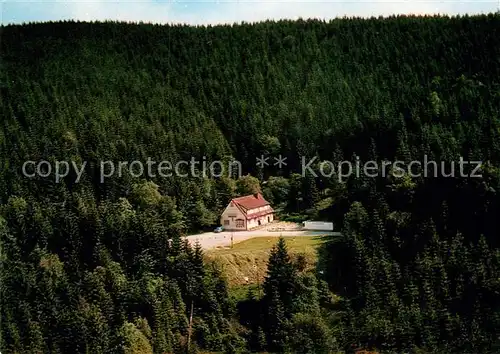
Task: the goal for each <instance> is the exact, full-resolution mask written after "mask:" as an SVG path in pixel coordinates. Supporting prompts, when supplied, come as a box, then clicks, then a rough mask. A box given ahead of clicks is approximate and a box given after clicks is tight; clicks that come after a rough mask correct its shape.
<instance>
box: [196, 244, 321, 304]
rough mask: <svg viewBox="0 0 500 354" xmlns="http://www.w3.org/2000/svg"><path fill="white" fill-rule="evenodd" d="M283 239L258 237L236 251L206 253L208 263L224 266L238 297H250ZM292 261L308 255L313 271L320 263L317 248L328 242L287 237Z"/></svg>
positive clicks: (238, 246)
mask: <svg viewBox="0 0 500 354" xmlns="http://www.w3.org/2000/svg"><path fill="white" fill-rule="evenodd" d="M278 239H279V237H256V238H252V239H249V240H246V241H243V242H239V243H236V244H234V247H233V248H232V249H215V250H210V251H207V252H206V253H205V257H206V258H207V260H214V261H216V262H218V263H220V264H221V265H222V267H223V269H224V273H225V274H226V276H227V279H228V282H229V285H230V286H232V287H234V289H235V292H236V293H237V294H235V295H238V296H239V295H242V294H246V292H247V291H248V286H250V285H255V284H259V283H261V282H262V281H263V279H264V277H265V275H266V270H267V260H268V258H269V252H270V250H271V248H272V247H273V246H274V245H275V244H276V242H278ZM284 239H285V241H286V243H287V245H288V250H289V253H290V255H291V257H292V259H294V258H296V257H297V255H299V254H304V256H305V258H306V261H307V264H308V266H309V267H314V265H315V264H316V261H317V251H316V250H317V247H318V246H319V245H320V244H321V243H323V242H324V241H325V240H326V239H325V238H323V237H321V236H297V237H284Z"/></svg>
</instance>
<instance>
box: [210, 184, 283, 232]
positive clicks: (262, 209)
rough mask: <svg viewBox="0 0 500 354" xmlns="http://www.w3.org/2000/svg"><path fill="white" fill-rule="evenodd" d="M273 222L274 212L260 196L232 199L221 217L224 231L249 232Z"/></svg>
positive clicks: (258, 194)
mask: <svg viewBox="0 0 500 354" xmlns="http://www.w3.org/2000/svg"><path fill="white" fill-rule="evenodd" d="M273 220H274V210H273V208H271V205H270V204H269V202H268V201H267V200H265V199H264V197H262V194H260V193H257V194H253V195H247V196H244V197H239V198H234V199H232V200H231V201H230V202H229V205H228V206H227V207H226V209H225V210H224V212H223V213H222V216H221V221H220V223H221V225H222V226H223V227H224V229H225V230H234V231H237V230H242V231H244V230H251V229H253V228H256V227H258V226H261V225H265V224H268V223H270V222H272V221H273Z"/></svg>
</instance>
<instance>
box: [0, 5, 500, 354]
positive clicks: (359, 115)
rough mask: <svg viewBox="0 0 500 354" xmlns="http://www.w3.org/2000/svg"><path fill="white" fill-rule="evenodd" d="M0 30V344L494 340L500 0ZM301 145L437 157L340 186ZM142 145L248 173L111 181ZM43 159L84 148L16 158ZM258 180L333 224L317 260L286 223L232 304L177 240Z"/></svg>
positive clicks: (477, 349)
mask: <svg viewBox="0 0 500 354" xmlns="http://www.w3.org/2000/svg"><path fill="white" fill-rule="evenodd" d="M0 30H1V41H0V55H1V58H2V59H1V62H0V65H1V66H0V69H1V70H0V115H1V118H0V241H1V244H0V246H1V255H0V257H1V258H0V261H1V267H0V273H1V274H0V280H1V284H0V286H1V288H0V291H1V293H0V314H1V322H0V335H1V336H0V351H1V352H2V353H3V354H5V353H18V354H24V353H36V354H38V353H61V354H62V353H96V354H97V353H137V354H138V353H155V354H160V353H161V354H163V353H216V352H217V353H248V352H269V353H311V354H320V353H338V352H345V353H350V352H354V351H356V350H359V349H365V350H376V351H379V352H383V353H498V352H500V338H499V333H500V251H499V247H500V242H499V238H498V236H499V234H498V233H499V232H500V229H499V225H500V217H499V216H500V169H499V168H500V16H499V15H493V14H491V15H481V16H463V17H452V18H450V17H390V18H378V19H377V18H372V19H356V18H352V19H347V18H346V19H337V20H333V21H331V22H322V21H316V20H314V21H313V20H308V21H305V20H298V21H279V22H270V21H268V22H262V23H257V24H245V23H243V24H239V25H234V26H228V25H227V26H212V27H190V26H180V25H177V26H166V25H152V24H125V23H112V22H105V23H98V22H95V23H82V22H54V23H38V24H25V25H9V26H3V27H1V29H0ZM261 155H266V156H278V155H282V156H283V157H286V158H287V160H286V161H287V165H286V166H285V167H283V168H278V167H277V166H275V165H274V164H272V163H271V164H270V165H269V166H265V167H258V166H256V158H257V157H260V156H261ZM302 157H307V158H308V159H313V158H315V160H314V161H315V162H314V163H313V164H312V165H311V170H312V171H319V170H321V166H323V165H321V164H320V162H321V161H333V162H340V161H352V162H355V161H361V162H362V163H363V162H366V161H377V162H382V161H386V160H387V161H395V160H400V161H404V162H406V163H409V162H411V161H415V160H417V161H424V158H427V160H433V161H438V164H439V165H438V166H437V168H436V167H435V168H434V169H435V170H436V171H435V172H436V174H437V177H434V176H430V177H429V176H428V177H423V176H419V177H415V176H412V175H410V174H404V175H397V174H396V173H395V172H396V171H395V170H394V169H391V170H390V171H389V173H388V174H386V175H382V174H380V173H379V174H378V175H377V177H368V176H366V175H363V174H361V175H359V176H357V175H355V174H351V175H350V176H349V177H346V178H344V179H342V180H340V179H339V178H338V173H337V174H333V175H328V176H325V174H324V173H323V174H321V173H316V174H313V173H305V174H304V173H301V172H302V167H303V166H302V160H301V158H302ZM460 157H462V158H463V159H464V160H466V161H481V162H482V164H481V167H480V170H479V172H478V173H480V175H481V177H477V178H472V177H463V176H460V175H459V174H458V166H457V165H456V164H457V161H459V159H460ZM148 158H150V159H152V160H155V161H165V160H167V161H179V160H187V161H189V160H191V159H192V158H195V159H197V160H199V161H202V160H203V159H205V160H206V161H208V162H211V161H216V160H217V161H226V162H230V161H233V160H237V161H240V162H241V165H242V171H241V174H228V175H223V176H222V177H213V176H203V175H200V174H197V175H196V176H193V175H192V174H190V175H189V176H188V177H182V176H175V175H174V176H172V177H169V178H163V177H160V176H158V175H157V176H140V177H136V173H135V172H134V171H132V170H128V169H125V170H124V172H123V174H122V175H120V176H119V175H118V174H113V175H112V176H109V177H107V178H106V179H105V180H103V181H101V175H100V172H102V171H100V164H101V162H102V161H114V162H116V163H117V162H119V161H129V162H130V161H143V162H144V163H145V162H146V161H147V159H148ZM41 160H46V161H48V162H50V163H55V161H72V162H74V165H70V166H69V170H68V174H67V176H65V177H64V178H63V179H62V180H60V181H56V180H55V178H54V175H53V174H51V175H48V176H47V177H42V176H40V175H36V174H34V172H36V170H35V171H34V170H33V167H34V166H31V170H29V169H28V171H27V172H28V174H29V175H30V176H33V177H27V176H25V175H23V171H22V167H23V165H24V163H25V162H26V161H36V162H38V161H41ZM441 161H443V162H444V167H445V168H444V170H445V172H446V174H450V171H451V168H453V166H455V170H456V171H455V172H456V173H455V174H454V176H450V177H445V176H443V173H441V172H442V171H441V170H442V169H441V166H440V162H441ZM84 163H86V165H85V171H84V173H82V174H81V175H80V174H79V173H78V169H79V168H80V167H81V166H82V165H83V164H84ZM75 166H76V167H77V168H76V169H75V168H74V167H75ZM45 167H46V165H45ZM469 167H472V166H469ZM469 167H467V168H469ZM469 170H470V168H469ZM469 170H468V171H469ZM42 172H44V173H45V172H47V171H45V170H43V171H42ZM469 172H472V171H469ZM42 175H43V173H42ZM78 177H79V178H78ZM57 182H59V183H57ZM101 182H102V183H101ZM256 191H262V193H263V194H264V196H265V197H266V198H267V199H268V200H269V201H270V202H271V203H272V204H273V206H275V208H276V209H277V210H279V212H280V215H281V216H282V217H283V218H286V217H288V218H299V219H300V218H302V219H306V218H309V219H317V220H325V221H333V222H334V224H335V228H336V229H337V230H338V231H341V232H342V236H341V237H332V238H331V240H329V241H328V242H326V243H325V244H324V245H323V246H322V247H321V249H320V252H319V253H320V260H319V262H318V267H317V268H318V269H316V270H313V271H309V270H306V269H304V267H303V266H302V265H301V263H300V262H295V261H294V260H292V259H291V258H290V255H289V253H288V251H287V247H286V244H285V242H284V241H283V240H280V242H278V244H277V245H275V246H274V248H273V250H272V251H271V255H270V258H269V264H268V269H267V272H268V273H267V277H266V280H265V282H264V284H262V296H261V295H260V294H257V293H252V292H250V293H249V294H248V297H247V298H246V299H245V300H239V301H236V300H235V299H234V298H233V297H232V296H231V294H230V289H229V287H228V285H227V283H226V281H225V278H224V269H221V268H220V267H219V266H218V265H217V264H216V263H208V262H206V261H205V260H204V257H203V251H202V249H201V248H200V247H199V246H197V247H192V246H189V245H188V244H187V243H186V242H184V241H183V238H182V236H183V235H186V234H190V233H195V232H199V231H203V230H207V229H210V228H213V227H214V226H216V225H217V224H218V218H219V215H220V213H221V211H222V210H223V208H224V207H225V206H226V205H227V203H228V201H229V200H230V199H231V198H232V197H234V196H238V195H245V194H249V193H253V192H256ZM191 316H192V318H191Z"/></svg>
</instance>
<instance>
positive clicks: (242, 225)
mask: <svg viewBox="0 0 500 354" xmlns="http://www.w3.org/2000/svg"><path fill="white" fill-rule="evenodd" d="M244 226H245V223H244V221H243V220H242V219H237V220H236V227H244Z"/></svg>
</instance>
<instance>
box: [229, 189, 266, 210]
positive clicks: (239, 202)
mask: <svg viewBox="0 0 500 354" xmlns="http://www.w3.org/2000/svg"><path fill="white" fill-rule="evenodd" d="M231 202H232V203H234V204H235V205H236V206H237V207H238V208H239V209H240V210H241V211H242V212H243V213H244V214H245V215H246V213H247V211H248V210H250V209H255V208H261V207H264V206H266V205H269V202H268V201H267V200H265V199H264V197H262V194H260V193H258V194H255V195H247V196H244V197H238V198H234V199H233V200H231ZM271 212H272V209H271ZM266 214H268V212H266Z"/></svg>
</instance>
